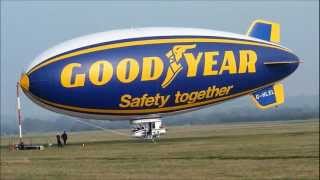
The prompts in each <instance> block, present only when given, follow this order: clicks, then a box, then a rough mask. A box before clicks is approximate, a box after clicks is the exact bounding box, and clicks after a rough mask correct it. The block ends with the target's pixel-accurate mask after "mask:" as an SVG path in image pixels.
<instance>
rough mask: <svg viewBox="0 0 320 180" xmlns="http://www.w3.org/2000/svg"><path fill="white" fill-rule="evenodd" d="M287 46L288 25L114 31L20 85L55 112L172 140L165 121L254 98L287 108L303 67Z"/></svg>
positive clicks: (46, 64)
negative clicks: (290, 81) (287, 87)
mask: <svg viewBox="0 0 320 180" xmlns="http://www.w3.org/2000/svg"><path fill="white" fill-rule="evenodd" d="M300 62H301V61H300V60H299V58H298V57H297V56H296V55H295V54H294V53H293V52H292V50H290V49H288V48H286V47H284V46H282V45H280V25H279V24H278V23H275V22H271V21H265V20H255V21H254V22H253V23H252V24H251V26H250V27H249V29H248V31H247V33H246V34H245V35H240V34H234V33H229V32H222V31H214V30H208V29H197V28H180V27H179V28H176V27H174V28H173V27H150V28H137V29H132V28H131V29H124V30H112V31H107V32H102V33H96V34H92V35H87V36H82V37H79V38H75V39H72V40H69V41H66V42H64V43H61V44H59V45H57V46H54V47H53V48H51V49H49V50H47V51H45V52H43V53H42V54H40V55H39V56H38V57H36V58H35V59H34V61H33V62H32V63H31V64H30V66H29V67H28V68H26V70H25V71H24V73H22V75H21V78H20V80H19V85H20V87H21V89H22V90H23V92H24V93H25V94H26V96H27V97H28V98H29V99H31V100H32V101H33V102H34V103H36V104H38V105H40V106H41V107H44V108H46V109H48V110H51V111H54V112H58V113H62V114H66V115H70V116H76V117H81V118H88V119H98V120H129V121H130V122H131V123H132V124H133V125H134V128H133V130H132V135H133V136H135V137H143V138H151V139H152V138H155V137H159V136H160V135H161V134H164V133H166V129H165V128H164V127H163V125H162V121H161V118H163V117H166V116H170V115H175V114H179V113H185V112H190V111H194V110H198V109H201V108H205V107H208V106H213V105H216V104H218V103H222V102H225V101H227V100H232V99H235V98H238V97H241V96H246V95H249V96H251V98H252V100H253V102H254V104H255V105H256V106H257V107H258V108H260V109H268V108H272V107H275V106H278V105H280V104H282V103H283V102H284V101H285V94H284V87H283V85H282V84H281V81H282V80H283V79H285V78H286V77H288V76H289V75H290V74H292V73H293V72H294V71H295V70H296V69H297V67H298V65H299V64H300Z"/></svg>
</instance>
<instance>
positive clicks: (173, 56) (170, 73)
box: [161, 44, 196, 88]
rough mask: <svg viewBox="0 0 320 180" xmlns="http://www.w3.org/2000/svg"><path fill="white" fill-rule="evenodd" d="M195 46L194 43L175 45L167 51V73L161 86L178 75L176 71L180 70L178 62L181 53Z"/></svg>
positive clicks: (166, 84) (163, 86) (180, 66)
mask: <svg viewBox="0 0 320 180" xmlns="http://www.w3.org/2000/svg"><path fill="white" fill-rule="evenodd" d="M195 47H196V44H192V45H176V46H173V48H172V49H171V50H170V51H169V52H167V54H166V56H167V58H168V59H169V61H170V65H169V68H168V70H167V75H166V78H165V79H164V81H163V82H162V84H161V87H162V88H165V87H167V86H168V85H169V84H170V83H171V82H172V81H173V80H174V78H175V77H176V76H177V75H178V73H179V72H180V71H181V70H182V65H181V64H180V63H179V61H180V60H181V58H182V56H183V54H184V53H185V52H186V51H187V50H189V49H193V48H195Z"/></svg>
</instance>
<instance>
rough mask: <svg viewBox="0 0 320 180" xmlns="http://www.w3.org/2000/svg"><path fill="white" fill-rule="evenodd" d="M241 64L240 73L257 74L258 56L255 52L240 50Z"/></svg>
mask: <svg viewBox="0 0 320 180" xmlns="http://www.w3.org/2000/svg"><path fill="white" fill-rule="evenodd" d="M239 56H240V64H239V70H238V73H239V74H240V73H255V72H256V62H257V54H256V52H255V51H253V50H240V51H239Z"/></svg>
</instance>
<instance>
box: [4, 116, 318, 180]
mask: <svg viewBox="0 0 320 180" xmlns="http://www.w3.org/2000/svg"><path fill="white" fill-rule="evenodd" d="M127 131H128V130H121V132H122V133H128V132H127ZM54 136H55V134H44V135H43V134H42V135H30V136H28V137H27V138H26V141H28V140H30V139H32V142H33V143H42V144H48V143H54V142H55V137H54ZM69 137H70V141H69V143H70V144H69V145H67V146H65V147H64V148H57V147H47V148H46V149H45V150H43V151H9V150H8V147H6V146H7V145H8V143H9V138H8V137H4V138H2V139H1V143H2V144H1V145H2V148H1V178H0V179H77V180H79V179H137V180H142V179H163V180H166V179H319V170H318V169H319V120H305V121H286V122H285V121H283V122H281V121H279V122H265V123H237V124H219V125H201V126H179V127H168V134H167V135H165V136H163V138H162V139H161V141H160V142H157V143H151V142H142V141H139V140H136V139H132V138H128V137H127V136H122V135H119V134H112V133H108V132H101V131H94V132H93V131H91V132H82V133H72V134H70V135H69ZM83 144H85V145H84V147H83Z"/></svg>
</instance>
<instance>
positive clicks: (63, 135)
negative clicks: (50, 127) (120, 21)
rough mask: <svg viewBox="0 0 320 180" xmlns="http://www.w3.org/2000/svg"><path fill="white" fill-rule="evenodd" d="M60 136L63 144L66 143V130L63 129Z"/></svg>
mask: <svg viewBox="0 0 320 180" xmlns="http://www.w3.org/2000/svg"><path fill="white" fill-rule="evenodd" d="M61 137H62V140H63V144H64V145H66V144H67V139H68V135H67V133H66V131H63V133H62V135H61Z"/></svg>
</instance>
